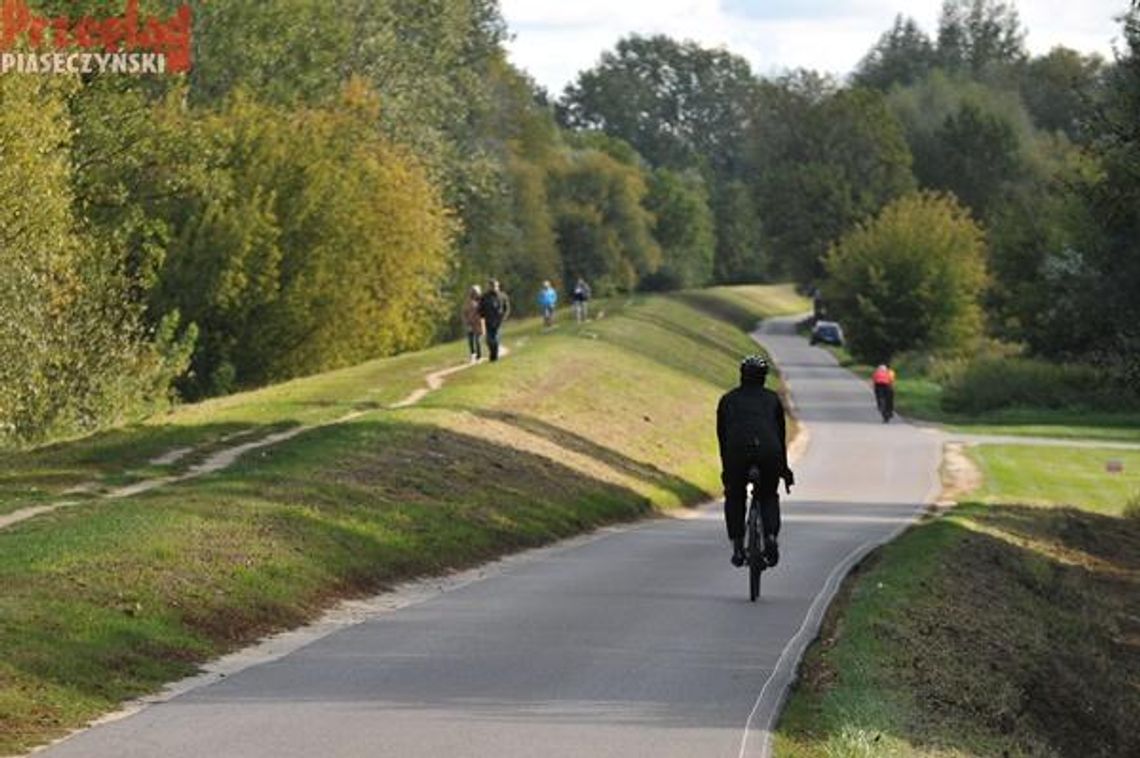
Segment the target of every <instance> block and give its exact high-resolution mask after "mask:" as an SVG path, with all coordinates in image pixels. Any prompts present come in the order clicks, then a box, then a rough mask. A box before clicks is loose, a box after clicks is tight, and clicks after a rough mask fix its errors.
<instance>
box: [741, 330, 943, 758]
mask: <svg viewBox="0 0 1140 758" xmlns="http://www.w3.org/2000/svg"><path fill="white" fill-rule="evenodd" d="M769 321H770V320H769ZM767 323H768V321H765V322H762V323H761V324H760V326H759V327H758V328H757V329H756V330H755V331H754V332H753V333H752V334H751V335H750V336H751V337H752V339H753V340H755V341H756V342H757V344H760V345H761V346H763V343H761V342H760V337H761V336H763V334H764V332H765V329H764V327H765V324H767ZM853 376H854V375H853ZM786 381H787V380H786V379H785V382H786ZM787 387H788V394H789V395H793V394H794V390H793V388H792V386H791V383H790V382H788V383H787ZM900 418H901V417H900ZM907 423H908V424H909V422H907ZM801 424H802V422H801ZM804 426H806V425H804ZM941 464H942V448H939V449H938V460H937V461H935V462H934V466H932V468H931V472H930V489H929V490H928V491H927V494H926V498H925V499H924V500H923V502H921V503H919V504H918V505H916V506H915V508H914V511H913V512H912V513H911V516H910V518H909V519H908V520H907V521H905V522H904V523H902V524H899V526H898V527H897V528H896V529H895V530H894V531H892V532H891V533H890V534H888V535H887V536H886V537H884V538H882V539H875V540H870V541H868V542H865V543H863V544H862V545H860V546H859V547H857V548H855V549H854V550H853V551H852V552H851V553H849V554H848V555H847V556H846V557H845V558H844V559H843V560H842V561H840V562H839V564H837V565H836V567H835V568H834V569H832V571H831V574H829V575H828V577H827V580H826V581H825V582H824V583H823V587H822V588H820V591H819V593H818V594H817V595H816V596H815V599H814V600H812V604H811V606H810V607H809V608H808V613H807V616H805V617H804V621H803V624H801V625H800V628H799V630H797V631H796V633H795V634H794V635H793V636H792V638H791V639H790V640H788V644H786V645H785V646H784V649H783V650H782V651H781V652H780V657H779V658H778V659H777V660H776V665H775V667H774V668H773V669H772V673H771V674H769V675H768V678H767V679H766V680H765V681H764V686H763V687H761V688H760V694H759V695H757V696H756V702H755V703H754V704H753V706H752V710H751V712H749V714H748V719H747V720H746V721H745V722H744V734H743V735H741V738H740V752H739V754H738V758H745V755H746V753H747V750H748V735H749V731H750V730H751V728H752V720H753V719H754V718H755V717H756V713H757V711H759V710H760V706H761V704H763V702H764V696H765V695H766V694H767V693H768V688H769V687H770V686H771V685H772V683H773V682H775V681H776V680H777V678H776V675H777V674H779V673H780V672H781V670H784V669H787V671H786V672H785V673H784V674H783V676H781V677H780V679H781V683H780V690H779V692H778V693H777V694H776V702H775V703H774V704H773V707H772V709H771V710H770V711H769V712H768V717H767V718H766V719H765V721H764V727H763V729H762V730H761V733H762V735H763V736H762V738H761V739H762V742H761V743H760V758H771V755H772V726H773V722H775V720H776V718H777V717H778V716H779V715H780V712H781V711H782V710H783V703H784V700H785V699H786V698H787V696H788V689H789V688H790V687H791V685H792V683H793V682H794V681H795V673H796V665H797V664H798V663H799V661H800V659H801V658H802V657H803V654H804V652H805V651H806V650H807V646H808V643H809V642H810V641H811V640H813V639H815V636H816V635H817V634H818V633H819V627H820V624H821V622H822V621H823V614H824V612H825V611H826V610H827V608H828V606H830V605H831V600H832V599H833V598H834V597H835V593H836V592H838V591H839V586H840V585H841V584H842V580H843V579H844V578H846V576H847V573H848V572H849V571H850V570H851V568H852V567H853V566H854V565H855V564H857V563H858V562H859V561H860V560H862V559H863V558H864V557H865V556H866V555H867V554H868V553H870V552H871V551H872V550H874V549H875V548H876V547H879V546H881V545H885V544H887V543H889V542H892V541H893V540H894V539H895V538H897V537H898V536H899V535H900V534H902V533H903V532H904V531H906V530H907V529H909V528H910V527H911V526H913V525H914V524H915V523H917V522H918V519H919V517H920V516H921V515H922V513H924V512H925V511H926V510H927V509H928V508H929V507H930V506H931V504H933V503H934V502H935V501H936V500H937V498H938V495H939V494H940V493H941V491H942V479H941V473H940V472H941ZM809 633H810V635H809Z"/></svg>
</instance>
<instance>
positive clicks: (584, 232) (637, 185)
mask: <svg viewBox="0 0 1140 758" xmlns="http://www.w3.org/2000/svg"><path fill="white" fill-rule="evenodd" d="M647 191H648V188H647V186H646V181H645V177H644V175H643V173H642V171H641V169H640V168H639V167H638V166H632V165H629V164H627V163H623V162H621V161H619V160H617V159H615V158H613V157H612V156H610V155H608V154H606V153H603V152H601V151H599V150H594V149H589V148H586V149H576V150H572V151H570V152H569V154H568V155H566V157H565V159H564V160H563V161H562V163H561V165H559V166H558V167H557V168H556V169H555V170H554V171H553V172H552V174H551V176H550V189H549V192H550V195H551V197H552V199H553V207H554V215H555V230H556V232H557V235H558V248H559V250H560V251H561V257H562V266H563V274H564V279H563V280H564V281H574V279H576V278H577V277H578V276H584V277H586V278H587V279H588V280H589V281H590V282H591V285H592V286H593V289H594V292H595V293H597V294H607V293H613V292H630V291H632V290H634V289H635V288H636V287H637V285H638V283H639V282H640V281H641V280H642V279H644V278H646V277H648V276H650V275H652V274H654V273H656V272H657V270H658V269H659V268H660V267H661V257H662V253H661V248H660V247H659V246H658V244H657V242H656V241H655V240H654V239H653V233H652V230H653V224H654V218H653V215H652V214H651V213H650V212H649V211H647V210H646V209H645V207H644V201H645V196H646V194H647Z"/></svg>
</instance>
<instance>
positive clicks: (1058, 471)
mask: <svg viewBox="0 0 1140 758" xmlns="http://www.w3.org/2000/svg"><path fill="white" fill-rule="evenodd" d="M970 453H971V456H972V457H973V458H974V459H975V460H976V461H977V462H978V464H979V465H980V466H981V469H982V472H983V474H984V475H985V481H986V483H985V485H984V486H983V488H982V490H981V491H980V492H978V493H977V495H978V496H979V497H980V498H981V499H983V500H985V501H986V502H995V503H1001V502H1006V503H1009V502H1013V503H1022V504H1026V505H1061V506H1065V505H1067V506H1073V507H1075V508H1081V509H1083V510H1089V511H1096V512H1098V513H1103V514H1106V515H1110V516H1119V515H1121V514H1122V513H1123V510H1124V505H1125V503H1126V502H1127V501H1128V499H1129V497H1131V496H1132V495H1133V494H1135V493H1136V492H1138V491H1140V451H1130V450H1112V449H1105V448H1087V449H1086V448H1054V447H1034V446H1029V445H980V446H978V447H976V448H971V449H970ZM1109 461H1119V462H1120V463H1122V464H1123V466H1124V471H1123V472H1121V473H1109V472H1108V471H1107V470H1106V464H1107V463H1108V462H1109Z"/></svg>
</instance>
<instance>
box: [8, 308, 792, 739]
mask: <svg viewBox="0 0 1140 758" xmlns="http://www.w3.org/2000/svg"><path fill="white" fill-rule="evenodd" d="M741 292H744V293H746V297H745V298H744V300H743V301H741V300H740V296H741ZM733 296H734V298H736V302H735V305H734V307H735V308H742V309H744V310H745V311H748V309H751V311H750V312H751V315H752V318H758V317H759V315H760V314H761V313H764V312H766V311H768V310H770V309H773V303H772V300H771V297H772V296H775V297H776V298H779V299H786V297H787V295H786V292H785V291H784V290H783V289H780V288H768V289H764V288H749V289H747V290H741V291H733ZM713 297H714V299H715V297H716V296H715V295H714V296H713ZM741 302H743V303H744V305H741ZM796 305H797V307H800V306H799V304H796ZM774 309H775V310H779V306H778V305H777V306H776V307H775V308H774ZM606 310H607V312H608V313H607V315H606V317H605V318H604V319H602V320H600V321H593V322H590V323H588V324H585V325H582V326H577V325H574V324H572V323H570V321H569V320H568V319H566V318H563V319H562V321H561V322H560V324H559V326H558V327H557V328H556V329H555V330H554V331H552V332H549V333H543V332H542V331H541V329H540V328H539V326H538V325H537V324H535V323H534V322H527V323H525V324H520V325H517V326H515V327H514V328H513V329H511V330H510V331H509V332H508V334H507V340H506V341H507V344H508V345H509V347H510V348H511V351H512V354H511V356H510V358H509V359H508V360H505V361H502V362H500V363H499V364H497V365H481V366H477V367H475V368H473V369H471V370H468V371H463V372H460V373H458V374H454V375H452V376H451V377H449V378H448V380H447V383H446V385H445V386H444V387H443V388H442V389H440V390H438V391H436V392H433V393H432V394H430V395H428V396H427V397H426V398H424V399H423V400H422V401H421V402H420V403H419V404H417V405H416V406H414V407H410V408H406V409H402V410H383V409H382V406H384V405H388V404H390V403H392V402H394V401H396V400H399V399H400V398H402V397H404V396H406V395H407V393H408V392H410V391H411V390H413V389H415V388H416V387H419V386H422V382H423V374H424V373H425V372H427V371H429V370H433V369H438V368H440V367H443V366H446V365H449V364H455V363H458V362H461V361H462V359H463V358H465V357H466V356H465V355H464V348H463V347H461V346H458V345H456V344H451V345H445V346H441V347H438V348H435V349H432V350H429V351H426V352H424V353H420V354H416V355H408V356H404V357H400V358H395V359H391V360H384V361H376V362H373V363H370V364H367V365H364V366H360V367H357V368H354V369H349V370H347V371H342V372H336V373H334V374H328V375H323V376H318V377H312V378H309V379H303V380H299V381H295V382H291V383H289V384H287V385H282V386H279V387H273V388H269V389H266V390H263V391H260V392H253V393H246V394H244V395H239V396H234V397H230V398H225V399H221V400H216V401H212V402H209V403H203V404H201V405H197V406H192V407H185V408H182V409H179V410H178V411H176V412H174V413H173V414H170V415H167V416H164V417H162V418H158V419H154V420H152V421H151V422H149V423H147V424H145V425H142V426H139V427H136V428H131V429H125V430H122V431H118V432H113V433H110V434H106V435H102V436H99V437H96V438H92V439H89V440H80V441H76V442H72V443H69V444H63V445H56V446H53V447H51V448H46V449H42V450H35V451H30V452H27V453H22V454H10V455H8V456H7V457H6V459H5V469H6V470H7V471H8V472H9V474H8V478H7V481H6V483H5V492H6V493H7V498H8V500H6V501H5V502H7V503H9V508H11V507H13V504H15V505H17V506H18V505H19V503H17V502H16V501H18V500H19V497H18V493H19V492H20V491H21V488H27V487H30V486H36V487H38V488H40V490H41V491H58V490H60V489H64V488H66V486H69V485H71V484H74V483H76V482H78V481H81V480H86V479H89V478H92V477H94V478H97V479H99V480H100V481H105V480H107V479H108V478H110V479H121V478H123V477H125V476H142V475H145V474H146V473H147V471H145V470H144V471H141V472H140V471H137V470H134V469H135V468H137V467H142V468H144V469H149V468H154V467H153V466H149V464H147V461H148V460H149V459H150V458H151V457H152V456H154V455H156V454H158V453H160V452H163V451H165V450H167V449H168V448H169V447H171V446H179V445H185V444H205V445H206V446H207V447H210V446H217V445H218V444H220V443H219V440H220V438H221V436H222V435H224V434H229V433H233V432H234V431H245V432H247V434H250V435H252V436H257V435H260V434H262V433H263V432H265V431H266V430H267V429H271V428H278V427H282V426H286V425H294V424H298V423H306V424H309V423H314V422H317V421H322V420H329V419H334V418H339V417H341V416H343V415H344V414H345V412H347V411H349V410H352V409H363V410H366V411H368V412H367V413H365V414H364V415H363V416H361V417H359V418H356V419H354V420H352V421H350V422H348V423H343V424H338V425H333V426H324V427H320V428H316V429H312V430H309V431H306V432H305V433H304V434H302V435H300V436H298V437H296V438H294V439H292V440H290V441H288V442H285V443H282V444H280V445H277V446H274V447H270V448H264V449H262V450H259V451H256V452H253V453H251V454H249V455H247V456H246V457H244V458H241V459H239V460H238V462H237V463H236V464H235V465H234V466H232V467H231V468H228V469H226V470H225V471H223V472H220V473H217V474H213V475H210V476H206V477H203V478H200V479H195V480H191V481H188V482H184V483H182V484H178V485H174V486H170V487H166V488H163V489H159V490H155V491H152V492H150V493H148V494H145V495H140V496H137V497H134V498H130V499H125V500H94V499H93V500H92V501H91V502H88V503H84V504H83V505H81V506H79V507H76V508H71V509H67V510H60V511H56V512H54V513H52V514H50V515H47V516H41V517H37V518H34V519H31V520H29V521H25V522H22V523H20V524H17V525H15V526H13V527H10V528H8V529H4V530H0V650H3V651H4V654H3V656H2V658H0V755H2V754H8V753H10V752H13V751H17V750H22V749H25V748H28V747H30V746H32V745H35V744H37V743H41V742H43V741H44V740H46V739H49V738H51V737H53V736H56V735H59V734H60V733H62V732H64V731H66V730H67V729H69V728H72V727H75V726H78V725H80V724H82V723H84V722H85V721H86V720H88V719H90V718H92V717H93V716H96V715H98V714H100V713H103V712H105V711H107V710H109V709H112V708H114V707H115V706H116V705H117V704H118V703H119V702H120V701H122V700H124V699H128V698H131V697H135V696H138V695H140V694H143V693H145V692H148V691H153V690H154V689H156V688H157V687H159V686H160V685H161V684H163V683H165V682H167V681H170V680H172V679H176V678H178V677H181V676H183V675H186V674H188V673H190V672H192V671H193V670H194V668H195V664H196V663H198V662H200V661H203V660H206V659H208V658H210V657H213V656H216V655H218V654H220V653H222V652H224V651H227V650H230V649H233V648H236V647H238V646H241V645H243V644H245V643H247V642H249V641H251V640H253V639H256V638H257V637H259V636H260V635H263V634H264V633H267V632H269V631H272V630H276V629H281V628H284V627H289V626H293V625H297V624H299V623H301V622H303V621H305V620H306V619H308V618H311V617H312V616H314V615H315V614H317V613H318V612H319V611H320V610H321V609H322V608H325V607H327V606H328V605H329V604H330V603H331V602H332V601H334V600H336V599H338V598H344V597H349V596H354V595H361V594H367V593H371V592H375V591H377V590H379V589H382V588H384V587H386V586H390V585H392V584H393V583H395V582H397V581H400V580H403V579H407V578H411V577H414V576H418V575H425V574H430V573H436V572H443V571H447V570H449V569H454V568H460V567H463V566H468V565H471V564H474V563H476V562H479V561H483V560H487V559H490V558H493V557H495V556H497V555H500V554H502V553H504V552H507V551H510V550H514V549H519V548H523V547H527V546H533V545H539V544H542V543H546V542H550V541H552V540H555V539H557V538H560V537H564V536H568V535H571V534H574V533H576V532H581V531H583V530H587V529H590V528H592V527H595V526H599V525H602V524H605V523H610V522H614V521H617V520H624V519H632V518H635V517H638V516H641V515H644V514H647V513H650V512H652V511H654V510H664V509H669V508H675V507H678V506H682V505H689V504H694V503H697V502H700V501H702V500H704V499H705V498H707V497H708V496H710V494H711V493H713V492H714V491H716V489H717V488H718V485H717V469H716V466H717V458H716V454H715V444H716V443H715V435H714V433H713V428H712V424H711V414H712V409H713V408H714V405H715V402H716V399H717V397H718V395H719V393H721V392H722V391H723V390H724V389H725V387H727V386H729V385H731V384H733V383H734V381H735V378H736V367H737V361H738V360H739V356H740V355H741V354H742V353H744V352H749V351H752V350H754V349H755V346H754V344H753V343H752V342H751V341H750V340H749V339H748V338H747V337H746V336H745V335H744V334H743V333H742V332H741V331H740V330H739V329H738V328H737V327H736V326H735V325H734V324H732V323H728V322H726V321H724V320H723V318H722V317H720V316H719V315H717V311H716V309H715V308H714V309H711V310H709V309H706V310H702V309H700V308H697V307H694V306H693V305H692V304H691V303H690V302H689V301H686V300H685V299H683V298H666V297H655V298H648V299H639V300H636V301H630V302H626V303H621V304H616V303H612V302H611V303H609V304H607V306H606ZM180 465H181V464H180ZM132 471H133V473H131V472H132ZM13 472H14V473H13ZM33 483H34V484H33Z"/></svg>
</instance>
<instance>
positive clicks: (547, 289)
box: [538, 281, 558, 327]
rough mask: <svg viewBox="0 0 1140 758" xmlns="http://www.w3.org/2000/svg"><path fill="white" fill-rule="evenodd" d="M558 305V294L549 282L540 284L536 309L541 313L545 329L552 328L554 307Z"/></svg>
mask: <svg viewBox="0 0 1140 758" xmlns="http://www.w3.org/2000/svg"><path fill="white" fill-rule="evenodd" d="M556 305H558V292H557V291H556V290H555V289H554V288H553V287H551V286H550V282H549V281H545V282H543V283H542V289H541V290H539V292H538V307H539V309H540V310H541V311H542V323H543V325H545V326H547V327H551V326H554V307H555V306H556Z"/></svg>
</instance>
